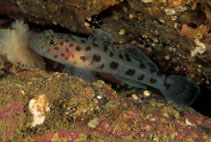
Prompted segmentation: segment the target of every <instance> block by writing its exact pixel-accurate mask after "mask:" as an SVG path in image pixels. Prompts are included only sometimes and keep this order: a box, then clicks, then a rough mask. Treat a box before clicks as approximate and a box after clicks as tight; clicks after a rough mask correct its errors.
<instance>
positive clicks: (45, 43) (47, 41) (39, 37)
mask: <svg viewBox="0 0 211 142" xmlns="http://www.w3.org/2000/svg"><path fill="white" fill-rule="evenodd" d="M56 44H57V38H56V36H55V35H54V32H53V31H52V30H46V31H43V32H41V33H36V34H33V35H32V36H31V37H30V40H29V47H30V48H31V49H32V50H34V51H35V52H36V53H38V54H39V55H41V56H45V55H46V54H45V53H46V51H48V49H50V48H52V47H54V46H55V45H56Z"/></svg>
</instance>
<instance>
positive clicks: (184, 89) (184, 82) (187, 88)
mask: <svg viewBox="0 0 211 142" xmlns="http://www.w3.org/2000/svg"><path fill="white" fill-rule="evenodd" d="M164 85H165V89H162V90H160V91H161V93H162V94H163V95H164V96H165V97H166V98H168V99H169V100H171V101H173V102H175V103H177V104H179V105H181V106H190V105H191V104H192V103H193V102H194V101H195V100H196V98H197V97H198V96H199V94H200V87H199V86H198V85H197V84H196V83H195V82H194V81H193V80H191V79H190V78H187V77H182V76H177V75H171V76H168V77H167V78H166V80H165V82H164Z"/></svg>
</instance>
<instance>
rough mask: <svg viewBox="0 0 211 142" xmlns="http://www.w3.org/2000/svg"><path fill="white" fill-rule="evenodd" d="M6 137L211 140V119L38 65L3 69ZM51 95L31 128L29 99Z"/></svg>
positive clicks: (0, 132)
mask: <svg viewBox="0 0 211 142" xmlns="http://www.w3.org/2000/svg"><path fill="white" fill-rule="evenodd" d="M0 90H1V97H0V104H1V106H0V127H1V129H0V136H1V137H0V140H1V141H14V140H22V141H33V140H34V141H72V142H73V141H75V142H76V141H106V142H113V141H121V142H123V141H125V142H127V141H134V142H135V141H175V142H182V141H184V142H187V141H188V142H194V141H198V142H209V141H211V119H210V118H207V117H204V116H202V115H200V114H199V113H197V112H195V111H194V110H192V109H191V108H181V107H178V106H177V105H174V104H172V103H169V102H167V101H166V100H165V99H164V98H162V97H161V96H158V95H154V94H151V95H150V96H148V97H147V96H145V97H144V96H143V95H142V94H136V97H131V98H129V99H127V98H124V97H122V96H119V95H118V94H117V93H116V92H115V91H114V90H112V89H111V88H110V87H109V86H108V85H106V84H104V83H103V82H102V81H97V82H94V83H93V84H91V83H89V82H86V81H84V80H82V79H80V78H76V77H71V76H69V75H67V74H63V73H46V72H44V71H40V70H37V69H34V70H19V71H18V72H16V73H10V74H6V73H5V70H1V73H0ZM40 94H42V95H45V96H46V98H47V100H48V103H49V107H50V111H48V112H46V113H45V117H46V118H45V121H44V123H43V124H41V125H38V126H36V127H31V125H32V121H33V120H32V119H33V116H32V114H31V113H30V111H29V102H30V100H31V99H32V98H34V97H36V96H38V95H40Z"/></svg>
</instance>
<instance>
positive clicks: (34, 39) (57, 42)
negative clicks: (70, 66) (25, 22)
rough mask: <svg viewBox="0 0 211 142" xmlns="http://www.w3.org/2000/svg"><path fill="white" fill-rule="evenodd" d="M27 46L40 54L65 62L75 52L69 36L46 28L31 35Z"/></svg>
mask: <svg viewBox="0 0 211 142" xmlns="http://www.w3.org/2000/svg"><path fill="white" fill-rule="evenodd" d="M29 46H30V48H31V49H32V50H34V51H35V52H36V53H37V54H39V55H40V56H43V57H46V58H48V59H50V60H53V61H56V62H59V63H62V64H65V63H66V62H69V59H72V58H71V57H74V56H75V55H76V54H75V52H76V47H74V46H75V45H74V43H73V40H71V36H70V35H67V34H61V33H55V32H53V31H52V30H46V31H43V32H41V33H37V34H34V35H32V36H31V39H30V40H29Z"/></svg>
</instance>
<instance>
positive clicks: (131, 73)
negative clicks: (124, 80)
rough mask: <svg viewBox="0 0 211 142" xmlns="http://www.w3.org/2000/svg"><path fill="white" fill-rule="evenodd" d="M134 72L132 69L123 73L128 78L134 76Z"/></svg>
mask: <svg viewBox="0 0 211 142" xmlns="http://www.w3.org/2000/svg"><path fill="white" fill-rule="evenodd" d="M135 72H136V70H134V69H129V70H127V72H126V73H125V74H126V75H129V76H133V75H134V74H135Z"/></svg>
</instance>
